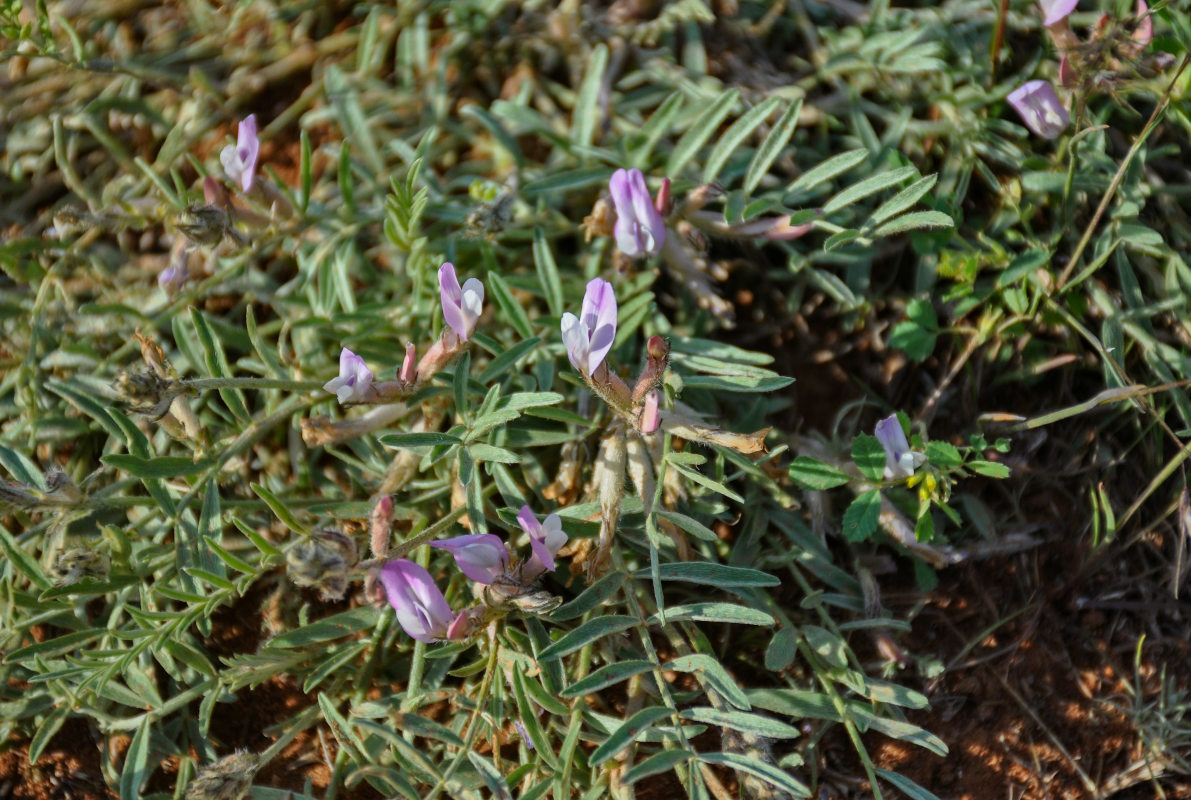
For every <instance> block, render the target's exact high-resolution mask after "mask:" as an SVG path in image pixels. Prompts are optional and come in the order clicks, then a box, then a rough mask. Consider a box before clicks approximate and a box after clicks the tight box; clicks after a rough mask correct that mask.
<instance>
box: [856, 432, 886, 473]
mask: <svg viewBox="0 0 1191 800" xmlns="http://www.w3.org/2000/svg"><path fill="white" fill-rule="evenodd" d="M852 460H853V461H855V462H856V466H857V467H859V468H860V471H861V472H862V473H864V477H866V478H868V479H869V480H871V481H879V480H881V478H882V477H883V476H884V475H885V448H884V447H882V446H881V442H880V441H878V440H877V437H876V436H873V435H871V434H867V433H858V434H856V438H855V439H853V440H852Z"/></svg>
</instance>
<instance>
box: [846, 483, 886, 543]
mask: <svg viewBox="0 0 1191 800" xmlns="http://www.w3.org/2000/svg"><path fill="white" fill-rule="evenodd" d="M880 516H881V492H880V491H878V490H877V489H869V490H868V491H867V492H864V493H863V494H861V495H860V496H859V497H857V498H856V499H855V500H853V501H852V504H851V505H849V506H848V510H847V511H845V512H844V537H845V538H846V539H847V540H848V541H850V542H862V541H864V540H865V539H867V538H868V537H869V536H872V535H873V532H874V531H876V530H877V520H878V519H879V518H880Z"/></svg>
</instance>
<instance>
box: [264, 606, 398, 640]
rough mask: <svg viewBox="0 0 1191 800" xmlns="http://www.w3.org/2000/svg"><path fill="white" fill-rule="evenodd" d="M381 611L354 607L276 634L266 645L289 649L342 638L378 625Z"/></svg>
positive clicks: (365, 607) (369, 607)
mask: <svg viewBox="0 0 1191 800" xmlns="http://www.w3.org/2000/svg"><path fill="white" fill-rule="evenodd" d="M379 613H380V612H379V611H377V610H376V609H375V608H372V607H371V606H363V607H361V608H353V609H352V610H351V611H344V612H342V613H340V614H336V615H335V616H333V617H327V618H326V619H320V620H318V621H317V622H311V623H309V624H308V625H303V626H302V627H300V628H296V629H294V630H292V631H286V632H285V633H283V634H281V635H280V636H274V637H273V638H272V639H270V640H269V641H268V642H267V643H266V644H265V646H266V647H268V648H274V649H277V648H280V649H288V648H291V647H305V646H306V645H311V644H321V643H323V642H331V641H334V640H335V639H342V638H344V637H345V636H351V635H352V634H355V633H359V632H360V631H363V630H367V629H368V628H371V627H373V626H374V625H376V618H377V615H378V614H379Z"/></svg>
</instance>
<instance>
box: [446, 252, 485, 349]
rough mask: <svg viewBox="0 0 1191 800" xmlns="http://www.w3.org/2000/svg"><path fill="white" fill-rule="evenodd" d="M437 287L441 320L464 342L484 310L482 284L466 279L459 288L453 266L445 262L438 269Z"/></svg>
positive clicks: (472, 279)
mask: <svg viewBox="0 0 1191 800" xmlns="http://www.w3.org/2000/svg"><path fill="white" fill-rule="evenodd" d="M438 286H439V294H440V296H441V298H442V316H443V320H444V321H445V322H446V323H447V325H448V326H450V328H451V330H453V331H454V332H455V334H456V335H457V336H458V337H459V338H460V339H462V340H463V341H465V342H466V341H467V340H468V339H469V338H470V337H471V335H472V333H473V332H474V331H475V329H476V322H477V321H479V319H480V313H481V312H482V311H483V310H484V284H482V283H480V282H479V281H478V280H476V279H475V278H468V279H467V282H466V283H464V284H463V287H462V288H460V286H459V279H458V278H456V277H455V265H454V264H452V263H451V262H450V261H447V262H446V263H444V264H443V265H442V266H441V267H439V269H438Z"/></svg>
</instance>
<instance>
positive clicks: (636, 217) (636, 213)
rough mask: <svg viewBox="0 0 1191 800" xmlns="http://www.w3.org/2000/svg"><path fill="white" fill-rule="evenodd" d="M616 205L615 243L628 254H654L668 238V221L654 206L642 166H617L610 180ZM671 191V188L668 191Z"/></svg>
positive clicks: (609, 185)
mask: <svg viewBox="0 0 1191 800" xmlns="http://www.w3.org/2000/svg"><path fill="white" fill-rule="evenodd" d="M608 190H609V191H610V192H611V193H612V203H613V205H615V206H616V227H615V228H614V229H613V233H614V234H615V235H616V246H617V247H618V248H620V252H622V253H624V254H625V255H626V256H628V257H629V258H639V257H640V256H653V255H657V254H658V253H659V252H661V249H662V243H663V242H665V241H666V223H665V221H663V220H662V215H661V214H659V213H658V210H657V209H656V208H655V207H654V203H653V198H652V197H650V196H649V188H648V187H647V186H646V185H645V176H644V175H642V174H641V170H639V169H630V170H623V169H618V170H616V172H614V173H612V179H611V180H610V181H608ZM665 193H666V194H668V193H669V192H668V190H667V191H666V192H665Z"/></svg>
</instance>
